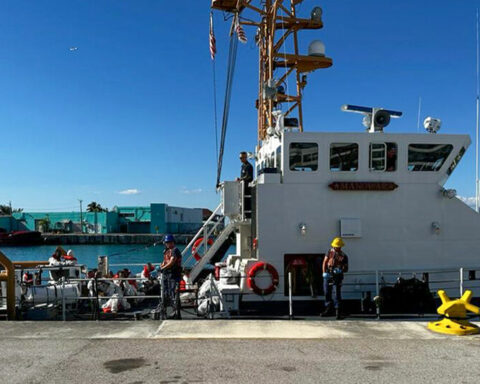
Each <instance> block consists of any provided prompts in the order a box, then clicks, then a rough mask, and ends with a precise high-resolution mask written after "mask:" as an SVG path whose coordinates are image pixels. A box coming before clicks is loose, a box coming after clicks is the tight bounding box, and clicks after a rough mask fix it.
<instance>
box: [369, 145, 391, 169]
mask: <svg viewBox="0 0 480 384" xmlns="http://www.w3.org/2000/svg"><path fill="white" fill-rule="evenodd" d="M396 169H397V144H395V143H371V144H370V170H371V171H379V172H393V171H396Z"/></svg>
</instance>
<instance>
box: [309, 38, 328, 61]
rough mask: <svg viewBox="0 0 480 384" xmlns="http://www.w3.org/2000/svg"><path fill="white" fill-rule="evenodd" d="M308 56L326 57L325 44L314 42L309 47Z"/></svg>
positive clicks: (318, 41)
mask: <svg viewBox="0 0 480 384" xmlns="http://www.w3.org/2000/svg"><path fill="white" fill-rule="evenodd" d="M308 56H321V57H325V44H323V43H322V42H321V41H320V40H313V41H312V42H311V43H310V45H309V46H308Z"/></svg>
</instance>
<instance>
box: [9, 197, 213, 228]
mask: <svg viewBox="0 0 480 384" xmlns="http://www.w3.org/2000/svg"><path fill="white" fill-rule="evenodd" d="M204 211H207V212H208V210H205V209H202V208H184V207H171V206H169V205H168V204H164V203H152V204H150V205H149V206H130V207H114V208H113V209H112V210H111V211H109V212H83V213H82V217H81V215H80V212H16V213H14V214H13V216H0V228H2V229H3V230H5V231H7V232H8V231H18V230H30V231H39V232H56V233H78V232H83V233H101V234H106V233H159V234H161V233H194V232H196V231H197V230H198V229H199V228H200V227H201V226H202V224H203V216H204ZM81 220H82V222H83V225H81V224H80V222H81ZM82 227H83V228H82Z"/></svg>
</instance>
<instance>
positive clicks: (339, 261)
mask: <svg viewBox="0 0 480 384" xmlns="http://www.w3.org/2000/svg"><path fill="white" fill-rule="evenodd" d="M331 246H332V248H330V250H329V251H328V252H327V253H326V254H325V258H324V259H323V264H322V271H323V290H324V293H325V311H324V312H323V313H322V314H321V316H330V315H333V314H334V313H335V315H336V318H337V320H339V319H341V318H342V314H341V302H342V292H341V290H342V281H343V274H344V273H345V272H348V256H347V255H346V254H345V253H344V252H343V251H342V247H344V246H345V242H344V241H343V239H342V238H341V237H336V238H334V239H333V241H332V244H331ZM332 297H333V298H332ZM334 310H335V312H334Z"/></svg>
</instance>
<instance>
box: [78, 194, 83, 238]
mask: <svg viewBox="0 0 480 384" xmlns="http://www.w3.org/2000/svg"><path fill="white" fill-rule="evenodd" d="M78 201H79V202H80V232H81V233H83V212H82V202H83V200H82V199H78Z"/></svg>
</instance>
